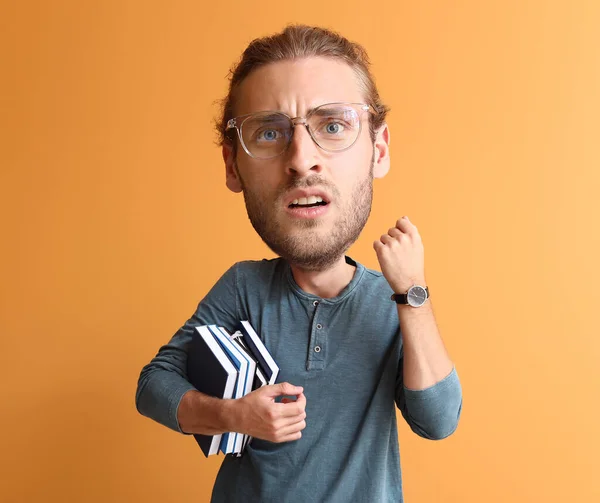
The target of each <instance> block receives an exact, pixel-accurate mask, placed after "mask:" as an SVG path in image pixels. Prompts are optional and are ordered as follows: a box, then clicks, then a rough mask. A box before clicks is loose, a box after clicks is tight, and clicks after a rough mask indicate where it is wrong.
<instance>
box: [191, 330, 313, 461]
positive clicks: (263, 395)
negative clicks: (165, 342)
mask: <svg viewBox="0 0 600 503" xmlns="http://www.w3.org/2000/svg"><path fill="white" fill-rule="evenodd" d="M196 331H197V333H195V335H194V337H193V338H192V342H191V345H190V348H189V351H188V361H187V370H188V379H189V381H190V383H192V384H193V385H194V387H195V388H196V389H197V390H198V391H199V392H201V393H203V394H205V395H209V396H212V397H216V398H222V399H233V400H229V402H224V405H225V403H227V416H228V417H227V423H228V425H229V426H230V427H231V429H233V430H234V431H231V432H225V433H218V434H214V435H204V434H199V433H195V434H194V437H195V439H196V441H197V442H198V444H199V445H200V448H201V449H202V451H203V452H204V454H205V455H206V456H209V455H212V454H217V453H218V452H219V451H221V452H223V453H224V454H237V455H241V453H242V452H243V451H244V449H245V447H246V445H248V443H249V442H250V441H251V437H254V436H256V437H257V438H261V439H263V440H268V441H272V442H288V441H291V440H297V439H298V438H300V437H301V430H302V429H304V428H305V426H306V423H305V422H304V418H305V417H306V414H305V407H306V397H305V396H304V394H303V390H302V388H301V387H298V386H293V385H291V384H289V383H280V384H275V382H276V379H277V376H278V373H279V367H278V366H277V364H276V363H275V361H274V360H273V358H272V356H271V355H270V353H269V352H268V350H267V348H266V347H265V346H264V344H263V343H262V341H261V340H260V337H259V336H258V334H257V333H256V332H255V331H254V329H253V328H252V326H251V325H250V324H249V323H248V322H247V321H242V322H241V324H240V327H239V330H238V331H237V332H235V333H234V334H231V335H230V334H229V333H228V332H227V331H226V330H225V329H223V328H222V327H217V326H216V325H208V326H207V325H203V326H198V327H196ZM282 395H285V396H296V400H295V401H292V402H293V403H289V402H290V400H287V399H285V398H284V399H283V403H281V402H277V401H276V400H275V399H276V398H277V397H279V396H282ZM221 431H223V430H221ZM192 433H193V431H192Z"/></svg>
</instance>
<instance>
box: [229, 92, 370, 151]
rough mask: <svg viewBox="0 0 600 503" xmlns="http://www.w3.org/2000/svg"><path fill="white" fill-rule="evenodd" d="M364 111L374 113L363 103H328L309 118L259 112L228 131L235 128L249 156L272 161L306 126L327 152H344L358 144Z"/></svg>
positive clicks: (242, 118)
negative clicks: (301, 126)
mask: <svg viewBox="0 0 600 503" xmlns="http://www.w3.org/2000/svg"><path fill="white" fill-rule="evenodd" d="M364 112H370V113H374V112H373V108H372V107H371V106H370V105H365V104H364V103H327V104H325V105H320V106H318V107H316V108H314V109H312V110H311V111H310V112H308V114H306V117H290V116H289V115H286V114H284V113H282V112H256V113H252V114H247V115H241V116H239V117H235V118H233V119H230V120H229V121H228V122H227V127H226V128H225V130H226V131H229V130H231V129H236V130H237V134H238V137H239V139H240V143H241V144H242V147H243V148H244V150H245V151H246V153H247V154H248V155H249V156H250V157H254V158H256V159H271V158H273V157H277V156H278V155H280V154H282V153H283V152H285V151H286V150H287V148H288V147H289V145H290V143H291V142H292V136H293V134H294V128H295V127H296V126H297V125H299V124H301V125H303V126H305V127H306V130H307V131H308V134H309V135H310V137H311V138H312V140H313V141H314V142H315V143H316V144H317V145H318V146H319V147H320V148H322V149H323V150H325V151H327V152H341V151H343V150H347V149H349V148H350V147H351V146H352V145H354V143H355V142H356V140H357V138H358V135H359V134H360V131H361V117H362V115H363V113H364Z"/></svg>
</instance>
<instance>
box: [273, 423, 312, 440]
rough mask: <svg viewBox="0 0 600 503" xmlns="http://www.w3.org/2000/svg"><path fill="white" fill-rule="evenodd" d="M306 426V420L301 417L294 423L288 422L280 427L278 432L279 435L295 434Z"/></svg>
mask: <svg viewBox="0 0 600 503" xmlns="http://www.w3.org/2000/svg"><path fill="white" fill-rule="evenodd" d="M304 428H306V421H305V420H304V419H301V420H299V421H296V422H294V423H292V424H288V425H286V426H283V427H282V428H280V429H279V431H278V432H277V436H281V437H287V436H289V435H293V434H295V433H297V432H299V431H302V430H303V429H304Z"/></svg>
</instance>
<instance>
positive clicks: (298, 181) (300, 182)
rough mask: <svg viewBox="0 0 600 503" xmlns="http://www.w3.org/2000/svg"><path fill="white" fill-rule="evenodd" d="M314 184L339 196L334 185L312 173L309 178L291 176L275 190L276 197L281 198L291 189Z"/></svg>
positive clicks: (332, 194) (306, 187)
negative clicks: (290, 178) (291, 177)
mask: <svg viewBox="0 0 600 503" xmlns="http://www.w3.org/2000/svg"><path fill="white" fill-rule="evenodd" d="M315 186H319V188H321V189H324V190H325V191H326V192H327V193H328V194H330V195H331V196H333V197H334V198H337V197H338V196H339V191H338V189H337V187H336V186H335V185H333V184H331V183H330V182H328V181H327V180H326V179H325V178H323V177H321V176H319V175H314V176H311V177H310V178H293V179H292V180H290V181H289V182H288V183H286V184H285V185H283V186H282V187H281V188H280V189H279V190H278V191H277V199H281V198H282V197H284V196H285V195H286V194H288V193H289V192H291V191H292V190H295V189H308V188H310V187H315Z"/></svg>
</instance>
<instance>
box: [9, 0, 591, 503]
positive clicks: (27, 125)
mask: <svg viewBox="0 0 600 503" xmlns="http://www.w3.org/2000/svg"><path fill="white" fill-rule="evenodd" d="M288 22H306V23H313V24H319V25H323V26H327V27H331V28H334V29H337V30H339V31H340V32H341V33H343V34H344V35H346V36H347V37H349V38H350V39H353V40H356V41H359V42H361V43H362V44H363V45H364V46H365V47H366V48H367V50H368V51H369V53H370V55H371V58H372V62H373V70H374V73H375V75H376V77H377V82H378V84H379V86H380V91H381V93H382V96H383V97H384V99H385V100H386V101H387V103H388V104H389V105H390V106H391V108H392V113H391V114H390V116H389V124H390V128H391V133H392V142H391V155H392V169H391V171H390V173H389V175H388V176H387V178H385V179H384V180H378V181H376V182H375V200H374V207H373V213H372V216H371V219H370V221H369V223H368V224H367V227H366V228H365V230H364V232H363V235H362V237H361V239H360V240H359V241H358V242H357V244H356V245H355V246H354V247H353V248H352V249H351V250H350V252H349V254H350V255H351V256H353V257H354V258H355V259H357V260H359V261H361V262H363V263H364V264H365V265H367V266H369V267H372V268H378V263H377V259H376V256H375V253H374V251H373V249H372V242H373V240H374V239H376V238H377V237H378V236H379V235H381V234H382V233H383V232H385V231H386V230H387V229H388V228H389V227H390V225H392V224H393V222H394V221H395V219H396V218H398V217H399V216H402V215H403V214H408V215H409V216H410V217H411V220H412V221H413V222H414V223H416V224H417V226H418V227H419V230H420V232H421V235H422V236H423V240H424V243H425V253H426V274H427V278H428V283H429V286H430V288H431V290H432V292H433V294H432V300H433V305H434V307H435V311H436V316H437V319H438V323H439V326H440V329H441V332H442V335H443V337H444V340H445V342H446V344H447V346H448V348H449V350H450V353H451V355H452V357H453V359H454V360H455V362H456V364H457V367H458V370H459V373H460V376H461V379H462V384H463V392H464V411H463V416H462V420H461V423H460V426H459V429H458V431H457V432H456V433H455V434H454V435H453V436H452V437H450V438H449V439H447V440H444V441H442V442H430V441H426V440H423V439H420V438H418V437H416V436H415V435H414V434H412V432H410V430H409V429H408V427H407V425H406V424H405V423H403V422H402V423H400V426H399V436H400V442H401V456H402V466H403V474H404V483H405V495H406V500H407V501H408V502H410V503H430V502H461V503H482V502H485V503H499V502H542V501H544V502H566V501H568V502H576V503H579V502H582V503H583V502H597V501H600V479H599V477H598V475H597V467H598V453H599V452H600V435H599V433H598V424H599V418H598V414H599V412H600V406H599V405H598V399H599V398H600V389H599V381H600V379H599V377H598V359H599V357H600V342H599V341H598V335H599V330H598V328H599V327H598V321H597V319H598V307H597V305H596V304H597V302H596V299H597V298H598V294H597V292H598V288H600V275H599V266H598V264H597V260H598V257H600V243H599V238H598V228H599V225H598V218H599V217H600V208H599V203H598V192H599V189H600V175H599V172H600V149H599V143H600V142H599V139H600V132H599V126H600V30H599V29H598V26H600V2H597V1H595V0H589V1H567V0H565V1H563V2H556V1H516V0H513V1H497V2H490V1H487V2H481V1H479V0H463V1H455V2H441V1H440V2H414V1H413V2H408V1H400V2H392V1H387V2H381V1H380V2H371V3H369V2H367V3H365V2H364V1H358V0H346V1H344V2H323V1H321V0H319V1H316V0H304V1H302V2H284V3H281V2H249V1H244V2H232V1H229V2H205V5H203V2H198V1H194V2H192V1H190V2H170V3H168V5H167V2H147V1H146V2H141V1H140V2H132V1H127V2H122V1H97V2H81V1H71V2H67V1H54V2H43V1H39V2H27V1H22V2H16V1H14V2H3V4H2V7H1V10H0V37H1V40H0V42H1V43H0V57H1V61H2V65H1V69H2V73H3V75H2V78H1V79H0V86H1V90H0V91H1V92H0V110H1V112H0V115H1V116H0V121H1V129H0V133H1V134H0V142H1V147H2V148H1V154H0V166H1V171H0V205H1V207H0V210H1V212H0V215H1V216H0V219H1V222H0V223H1V231H0V232H1V234H0V235H1V237H2V246H1V253H2V257H1V261H0V267H1V279H0V281H1V298H0V335H1V342H0V348H1V355H2V365H1V367H0V375H1V378H0V391H1V396H2V401H1V405H0V407H1V411H0V421H1V426H2V427H1V430H0V431H1V433H0V435H1V437H0V446H1V447H0V452H1V454H0V463H1V464H0V501H2V502H27V503H29V502H32V503H33V502H36V503H37V502H42V501H43V502H64V501H69V502H71V501H72V502H132V501H144V502H146V503H152V502H156V503H159V502H161V503H162V502H165V501H178V502H179V503H184V502H199V501H208V499H209V494H210V491H211V488H212V483H213V480H214V477H215V475H216V471H217V468H218V465H219V463H220V461H221V457H219V458H214V459H210V460H206V459H204V457H203V455H202V454H201V452H200V450H199V449H198V446H197V445H196V444H195V442H194V441H193V440H192V439H191V438H189V437H184V436H181V435H178V434H176V433H174V432H172V431H170V430H168V429H166V428H164V427H161V426H159V425H158V424H156V423H154V422H152V421H150V420H148V419H146V418H144V417H142V416H140V415H139V414H138V413H137V412H136V410H135V406H134V393H135V387H136V383H137V378H138V375H139V372H140V370H141V368H142V366H143V365H144V364H145V363H147V362H148V361H149V360H150V358H151V357H152V356H153V355H154V354H155V353H156V351H157V350H158V348H159V347H160V345H162V344H163V343H165V342H166V341H167V340H168V339H169V338H170V337H171V335H172V334H173V333H174V332H175V331H176V330H177V328H178V327H179V326H180V325H181V324H182V323H183V322H184V321H185V320H186V319H187V318H188V317H189V316H190V315H191V314H192V312H193V311H194V309H195V307H196V304H197V302H198V301H199V300H200V299H201V298H202V296H203V295H204V294H205V293H206V292H207V290H208V289H209V288H210V286H211V285H212V284H213V283H214V282H215V281H216V280H217V278H218V277H219V276H220V275H221V274H222V273H223V272H224V271H225V270H226V269H227V268H228V267H229V266H230V265H231V264H232V263H233V262H235V261H238V260H242V259H253V258H262V257H271V256H272V255H271V253H270V251H269V250H268V249H267V248H266V247H265V246H264V245H263V244H262V242H261V241H260V239H259V238H258V237H257V236H256V235H255V233H254V231H253V229H252V228H251V226H250V224H249V222H248V220H247V217H246V214H245V208H244V205H243V199H242V197H241V196H240V195H235V194H232V193H230V192H228V191H227V189H226V188H225V185H224V169H223V166H222V161H221V158H220V152H219V150H218V149H217V148H216V147H215V145H214V143H213V141H214V139H215V137H214V135H213V132H212V129H211V127H212V125H211V121H212V118H213V117H214V116H215V114H216V112H217V108H216V106H215V104H214V100H216V99H217V98H220V97H222V96H223V95H224V93H225V89H226V84H227V80H226V75H227V71H228V69H229V67H230V66H231V64H233V63H234V62H235V61H236V60H237V58H238V56H239V55H240V53H241V51H242V50H243V49H244V48H245V46H246V45H247V43H248V42H249V41H250V40H251V39H252V38H254V37H256V36H262V35H265V34H269V33H272V32H275V31H278V30H280V29H281V28H282V27H283V26H284V25H285V24H287V23H288ZM299 469H300V467H299ZM282 490H285V488H282Z"/></svg>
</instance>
